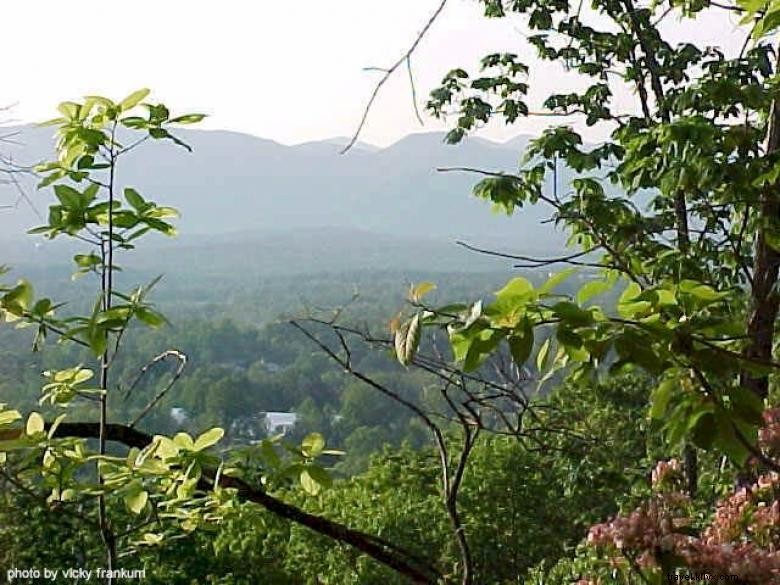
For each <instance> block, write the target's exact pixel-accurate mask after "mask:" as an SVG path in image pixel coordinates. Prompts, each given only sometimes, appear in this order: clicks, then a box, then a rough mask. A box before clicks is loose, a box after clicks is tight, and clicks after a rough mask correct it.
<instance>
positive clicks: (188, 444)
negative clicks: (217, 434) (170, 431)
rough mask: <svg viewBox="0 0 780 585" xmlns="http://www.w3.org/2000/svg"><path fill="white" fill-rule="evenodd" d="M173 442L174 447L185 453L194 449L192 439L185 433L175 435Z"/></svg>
mask: <svg viewBox="0 0 780 585" xmlns="http://www.w3.org/2000/svg"><path fill="white" fill-rule="evenodd" d="M173 442H174V444H175V445H176V446H178V447H181V448H182V449H185V450H187V451H193V450H194V449H195V443H194V442H193V441H192V437H190V436H189V435H188V434H187V433H176V436H175V437H173Z"/></svg>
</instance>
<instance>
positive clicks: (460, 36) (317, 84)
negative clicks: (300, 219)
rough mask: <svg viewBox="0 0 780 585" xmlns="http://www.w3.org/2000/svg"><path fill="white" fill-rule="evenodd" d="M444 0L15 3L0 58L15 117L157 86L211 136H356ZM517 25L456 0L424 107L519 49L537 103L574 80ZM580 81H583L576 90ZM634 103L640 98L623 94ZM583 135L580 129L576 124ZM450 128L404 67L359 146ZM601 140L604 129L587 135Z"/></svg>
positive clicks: (4, 95)
mask: <svg viewBox="0 0 780 585" xmlns="http://www.w3.org/2000/svg"><path fill="white" fill-rule="evenodd" d="M438 4H439V0H296V1H294V2H293V1H291V0H286V1H271V0H252V1H239V0H220V1H218V2H215V1H214V0H208V1H203V0H186V1H184V0H134V1H133V2H106V1H105V0H79V1H78V2H75V1H73V2H63V1H62V0H24V1H21V0H7V1H6V2H4V3H3V17H4V25H5V26H4V27H3V34H2V35H0V47H1V48H2V52H1V53H0V54H2V55H4V56H5V59H3V62H4V65H3V69H4V81H5V82H4V83H3V86H2V88H0V104H13V109H12V111H11V117H12V118H13V120H15V121H19V122H36V121H41V120H45V119H48V118H51V117H53V116H54V115H55V114H56V111H55V108H56V105H57V103H59V102H60V101H64V100H68V99H78V98H79V97H81V96H83V95H87V94H101V95H106V96H108V97H112V98H117V99H121V98H122V97H124V96H125V95H126V94H128V93H130V92H131V91H133V90H135V89H138V88H141V87H149V88H151V89H152V90H153V97H154V98H156V99H157V100H159V101H161V102H164V103H166V104H167V105H168V106H169V107H171V109H172V110H174V111H175V112H203V113H207V114H208V115H209V118H208V120H207V121H206V122H205V123H204V124H203V126H204V127H206V128H212V129H217V128H218V129H229V130H236V131H241V132H246V133H249V134H254V135H256V136H261V137H263V138H269V139H272V140H276V141H278V142H281V143H284V144H297V143H301V142H306V141H312V140H323V139H327V138H332V137H337V136H349V135H351V134H352V133H353V132H354V131H355V129H356V127H357V124H358V122H359V120H360V117H361V115H362V112H363V108H364V106H365V103H366V101H367V99H368V97H369V95H370V93H371V91H372V90H373V87H374V84H375V83H376V81H378V76H379V75H380V74H379V73H376V72H369V71H365V68H366V67H387V66H389V65H390V64H391V63H393V62H394V61H395V60H397V59H398V58H399V56H400V55H402V54H403V53H404V52H405V50H406V49H407V48H408V47H409V46H410V44H411V43H412V42H413V40H414V39H415V37H416V35H417V33H418V31H419V30H420V29H421V28H422V26H423V25H424V24H425V22H426V21H427V20H428V18H429V16H430V14H432V12H433V11H434V10H435V9H436V7H437V5H438ZM665 26H666V32H667V33H668V35H669V38H670V39H672V40H675V41H678V42H681V41H694V42H697V43H704V44H717V45H720V46H723V47H724V48H725V49H726V51H727V52H733V51H737V50H739V47H740V46H741V45H742V42H743V40H744V33H743V32H742V31H741V30H739V29H738V27H737V23H736V19H735V18H734V17H731V16H728V15H724V14H723V13H722V12H718V13H714V12H713V13H710V14H706V15H703V16H702V17H700V18H699V19H698V20H697V22H696V23H695V25H692V24H691V23H690V21H686V22H677V21H675V20H671V21H667V23H666V24H665ZM523 32H524V31H523V28H522V22H521V21H520V20H517V19H498V20H487V19H485V18H483V17H482V16H481V10H480V6H479V4H478V3H477V2H476V1H475V0H450V2H449V4H448V5H447V7H446V8H445V11H444V12H443V14H442V15H441V17H440V18H439V20H437V22H436V23H435V24H434V25H433V27H432V29H431V31H430V33H429V34H428V35H427V36H426V38H425V39H424V40H423V42H422V44H421V45H420V47H419V50H418V51H417V52H416V53H415V54H414V56H413V66H414V73H415V80H416V86H417V91H418V101H419V102H420V103H421V104H422V103H424V100H425V97H426V96H427V94H428V92H429V91H430V90H431V89H432V88H433V87H435V86H436V84H437V82H438V81H440V80H441V78H442V77H443V75H444V74H445V73H446V72H447V71H449V70H450V69H452V68H454V67H464V68H466V69H469V70H476V65H477V63H478V60H479V58H480V57H481V56H482V55H484V54H487V53H489V52H506V51H511V52H515V53H518V54H519V55H520V58H521V60H523V61H525V62H527V63H528V64H530V65H531V68H532V69H531V79H530V85H531V92H530V95H529V100H528V101H529V106H530V107H531V109H532V110H533V109H534V108H538V107H539V105H540V104H541V102H542V101H543V99H544V96H545V95H547V94H548V93H550V92H551V91H555V90H556V89H561V88H562V87H564V86H565V87H567V88H568V87H577V84H576V82H572V80H571V79H570V78H567V76H566V74H565V73H564V72H563V71H561V70H559V69H557V68H556V67H555V66H551V65H549V64H544V66H542V64H540V63H539V62H538V61H536V60H535V59H534V58H533V51H532V50H531V49H530V48H529V47H528V44H527V43H526V41H525V39H524V36H523ZM572 83H573V85H572ZM616 100H617V103H618V104H619V105H622V106H625V107H627V108H632V107H634V105H635V96H633V95H631V94H630V93H628V92H623V93H620V94H618V95H617V96H616ZM571 122H572V123H573V125H575V126H577V125H578V124H577V122H576V120H572V121H571ZM549 123H550V121H549V119H548V118H538V117H537V118H527V119H522V120H521V121H520V122H519V123H517V124H515V125H514V126H513V127H509V128H507V127H504V126H503V125H502V124H501V123H493V124H491V125H490V126H488V127H487V128H484V129H481V130H480V131H479V136H481V137H484V138H488V139H492V140H498V141H502V140H506V139H509V138H512V137H514V136H516V135H518V134H535V133H538V132H539V131H540V130H541V129H543V128H544V127H545V126H547V125H548V124H549ZM444 128H445V127H444V126H443V125H442V124H441V123H440V122H438V121H435V120H432V119H430V118H427V119H426V120H425V125H424V126H420V124H419V122H418V121H417V119H416V117H415V115H414V111H413V108H412V102H411V96H410V90H409V81H408V76H407V74H406V71H405V70H404V71H399V74H398V75H396V76H395V77H394V78H393V79H392V80H391V81H390V82H388V84H386V86H385V88H384V90H383V92H382V94H381V95H380V99H378V100H377V102H376V103H375V106H374V108H373V110H372V112H371V115H370V117H369V120H368V124H367V126H366V127H365V129H364V131H363V133H362V134H361V137H360V138H361V140H363V141H365V142H369V143H372V144H375V145H378V146H386V145H388V144H391V143H393V142H395V141H396V140H398V139H400V138H401V137H403V136H405V135H407V134H409V133H412V132H421V131H428V132H430V131H438V130H442V129H444ZM584 134H585V135H586V138H588V139H590V140H598V139H601V138H602V137H603V136H600V135H599V134H598V131H593V130H587V129H586V130H585V131H584Z"/></svg>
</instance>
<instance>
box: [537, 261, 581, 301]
mask: <svg viewBox="0 0 780 585" xmlns="http://www.w3.org/2000/svg"><path fill="white" fill-rule="evenodd" d="M575 271H576V268H567V269H566V270H562V271H561V272H558V273H557V274H553V275H552V276H551V277H550V278H549V279H548V280H547V281H546V282H545V283H544V284H543V285H542V286H540V287H539V289H538V291H539V294H542V295H544V294H549V293H551V292H552V291H553V290H554V289H555V288H556V287H557V286H558V285H559V284H561V283H562V282H563V281H564V280H566V279H567V278H569V277H570V276H571V275H572V274H574V272H575Z"/></svg>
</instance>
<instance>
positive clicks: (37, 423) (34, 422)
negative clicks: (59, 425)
mask: <svg viewBox="0 0 780 585" xmlns="http://www.w3.org/2000/svg"><path fill="white" fill-rule="evenodd" d="M45 426H46V425H45V423H44V421H43V417H42V416H41V415H40V414H38V413H37V412H32V413H30V416H29V417H28V418H27V427H26V431H25V432H26V433H27V435H29V436H33V435H36V434H38V433H42V432H43V429H44V428H45Z"/></svg>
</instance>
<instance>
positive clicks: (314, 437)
mask: <svg viewBox="0 0 780 585" xmlns="http://www.w3.org/2000/svg"><path fill="white" fill-rule="evenodd" d="M323 449H325V438H324V437H323V436H322V435H321V434H320V433H310V434H308V435H306V436H305V437H304V439H303V441H302V442H301V452H302V453H303V454H304V456H305V457H310V458H315V457H317V456H319V455H320V454H321V453H322V450H323Z"/></svg>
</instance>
